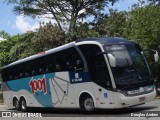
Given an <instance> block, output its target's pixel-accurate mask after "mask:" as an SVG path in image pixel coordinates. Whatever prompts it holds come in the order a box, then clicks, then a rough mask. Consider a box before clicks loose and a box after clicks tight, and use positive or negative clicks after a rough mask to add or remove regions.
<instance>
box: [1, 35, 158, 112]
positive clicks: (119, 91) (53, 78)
mask: <svg viewBox="0 0 160 120" xmlns="http://www.w3.org/2000/svg"><path fill="white" fill-rule="evenodd" d="M154 57H155V60H156V61H157V60H158V53H157V52H156V51H154ZM2 78H3V97H4V102H5V104H6V105H7V106H14V107H15V108H16V109H17V110H21V111H26V110H27V108H28V107H53V108H80V109H81V110H82V111H86V112H87V111H88V112H89V111H93V110H94V109H96V108H102V109H114V108H124V107H129V106H134V105H139V104H143V103H146V102H149V101H152V100H154V98H155V96H156V90H155V86H154V79H153V76H152V74H151V71H150V68H149V66H148V63H147V61H146V59H145V57H144V54H143V51H142V49H141V47H140V46H139V45H138V44H137V43H135V42H133V41H129V40H127V39H124V38H117V37H106V38H87V39H82V40H77V41H75V42H72V43H69V44H66V45H63V46H60V47H57V48H54V49H51V50H49V51H46V52H42V53H40V54H37V55H33V56H30V57H28V58H25V59H21V60H18V61H16V62H13V63H11V64H9V65H7V66H5V67H3V69H2Z"/></svg>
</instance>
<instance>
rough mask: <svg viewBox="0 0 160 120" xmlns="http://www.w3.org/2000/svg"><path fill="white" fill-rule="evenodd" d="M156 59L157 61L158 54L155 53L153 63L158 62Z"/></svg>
mask: <svg viewBox="0 0 160 120" xmlns="http://www.w3.org/2000/svg"><path fill="white" fill-rule="evenodd" d="M158 59H159V55H158V52H157V51H155V53H154V60H155V62H158Z"/></svg>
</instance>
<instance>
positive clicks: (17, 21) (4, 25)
mask: <svg viewBox="0 0 160 120" xmlns="http://www.w3.org/2000/svg"><path fill="white" fill-rule="evenodd" d="M146 1H147V0H146ZM137 2H138V0H119V2H117V3H115V4H114V5H113V6H110V7H111V8H113V9H118V10H119V11H122V10H127V11H129V8H130V7H131V6H132V5H133V4H135V3H137ZM12 9H13V5H11V4H10V5H7V4H6V3H4V0H0V16H1V17H0V31H2V30H4V31H5V32H7V33H9V34H10V35H11V36H12V35H16V34H22V33H25V32H27V31H30V30H32V31H35V29H36V28H38V27H39V22H40V21H44V22H48V21H49V20H47V19H32V18H30V17H25V16H18V15H16V14H14V13H13V11H12ZM106 12H107V9H106ZM1 39H2V38H0V40H1Z"/></svg>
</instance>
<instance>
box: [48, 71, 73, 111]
mask: <svg viewBox="0 0 160 120" xmlns="http://www.w3.org/2000/svg"><path fill="white" fill-rule="evenodd" d="M50 90H51V97H52V100H53V106H54V107H56V108H73V107H75V104H74V96H73V87H72V84H70V78H69V72H56V73H55V76H54V78H53V79H50Z"/></svg>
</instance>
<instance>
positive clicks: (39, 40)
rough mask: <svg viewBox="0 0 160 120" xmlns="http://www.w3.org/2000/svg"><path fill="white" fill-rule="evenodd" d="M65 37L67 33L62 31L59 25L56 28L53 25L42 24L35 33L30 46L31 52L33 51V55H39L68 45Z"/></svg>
mask: <svg viewBox="0 0 160 120" xmlns="http://www.w3.org/2000/svg"><path fill="white" fill-rule="evenodd" d="M42 26H43V27H42ZM65 37H66V35H65V32H64V31H63V30H60V29H59V28H58V26H57V25H55V26H54V25H52V24H51V23H48V24H46V25H43V24H42V25H41V27H40V28H39V30H38V31H37V32H36V33H35V35H34V37H33V38H32V39H31V44H32V45H31V46H30V47H31V48H30V50H32V51H33V53H38V52H42V51H46V50H49V49H52V48H54V47H57V46H60V45H62V44H65V43H67V41H66V40H65V39H66V38H65Z"/></svg>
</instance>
